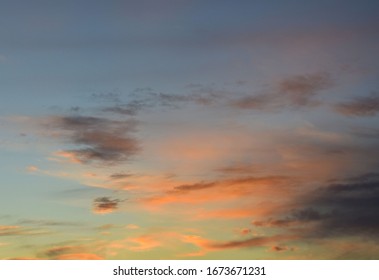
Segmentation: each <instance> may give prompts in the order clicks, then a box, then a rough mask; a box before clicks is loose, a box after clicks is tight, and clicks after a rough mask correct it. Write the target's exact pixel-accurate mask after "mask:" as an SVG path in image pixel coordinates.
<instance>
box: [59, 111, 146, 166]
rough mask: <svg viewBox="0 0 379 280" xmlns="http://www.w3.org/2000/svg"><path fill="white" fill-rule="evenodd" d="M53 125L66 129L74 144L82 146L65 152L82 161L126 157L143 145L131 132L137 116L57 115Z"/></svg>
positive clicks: (102, 160)
mask: <svg viewBox="0 0 379 280" xmlns="http://www.w3.org/2000/svg"><path fill="white" fill-rule="evenodd" d="M53 125H54V126H55V127H58V128H59V129H61V130H63V131H64V132H66V133H65V134H64V136H65V137H66V138H68V139H69V141H70V142H71V143H72V144H76V145H78V146H80V148H75V149H68V150H65V151H64V152H65V153H66V156H70V157H72V158H74V159H75V160H76V161H78V162H81V163H91V162H97V163H106V164H112V163H117V162H120V161H126V160H128V159H129V158H130V157H131V156H133V155H135V154H136V153H137V152H138V151H139V149H140V147H139V144H138V141H137V140H136V139H135V138H134V137H132V136H131V134H132V133H133V132H135V131H136V125H137V123H136V121H134V120H126V121H117V120H110V119H106V118H97V117H88V116H68V117H61V116H58V117H54V118H53Z"/></svg>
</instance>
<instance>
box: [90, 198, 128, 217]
mask: <svg viewBox="0 0 379 280" xmlns="http://www.w3.org/2000/svg"><path fill="white" fill-rule="evenodd" d="M120 202H121V200H119V199H112V198H110V197H98V198H96V199H95V200H94V201H93V212H94V213H96V214H108V213H112V212H114V211H115V210H117V208H118V205H119V203H120Z"/></svg>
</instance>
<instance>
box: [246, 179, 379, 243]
mask: <svg viewBox="0 0 379 280" xmlns="http://www.w3.org/2000/svg"><path fill="white" fill-rule="evenodd" d="M302 205H303V206H302ZM304 205H307V206H304ZM294 209H295V210H293V211H292V212H291V213H289V214H288V215H287V216H285V217H284V218H272V219H267V220H264V221H255V222H253V224H254V225H255V226H258V227H287V228H288V229H296V228H301V227H303V226H304V228H305V229H307V228H308V230H306V231H305V233H304V235H305V236H306V237H310V238H320V237H333V236H358V237H359V236H365V237H370V238H377V236H379V219H378V215H377V213H379V173H367V174H363V175H361V176H357V177H354V178H349V179H347V180H344V181H340V182H338V183H333V184H330V185H328V186H326V187H323V188H319V189H317V190H316V191H315V192H313V193H311V194H310V195H308V197H304V200H303V202H301V203H299V205H298V206H294ZM310 223H312V226H311V225H310Z"/></svg>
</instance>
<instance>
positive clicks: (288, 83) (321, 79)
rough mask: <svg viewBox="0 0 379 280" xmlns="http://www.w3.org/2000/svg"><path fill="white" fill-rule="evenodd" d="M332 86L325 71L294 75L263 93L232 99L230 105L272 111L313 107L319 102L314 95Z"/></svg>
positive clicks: (238, 107) (330, 79) (243, 108)
mask: <svg viewBox="0 0 379 280" xmlns="http://www.w3.org/2000/svg"><path fill="white" fill-rule="evenodd" d="M333 86H334V81H333V79H332V78H331V75H330V74H329V73H327V72H319V73H313V74H304V75H294V76H290V77H287V78H285V79H282V80H280V81H279V82H276V83H274V84H273V85H272V86H271V88H270V89H266V90H265V91H266V92H264V93H261V94H253V95H247V96H243V97H240V98H236V99H234V100H233V101H232V102H230V105H231V106H232V107H234V108H237V109H242V110H261V111H273V110H282V109H283V108H300V107H308V108H309V107H313V106H315V105H318V104H319V103H320V101H319V100H317V99H316V98H315V97H316V96H317V95H318V94H320V93H321V92H322V91H324V90H327V89H330V88H331V87H333Z"/></svg>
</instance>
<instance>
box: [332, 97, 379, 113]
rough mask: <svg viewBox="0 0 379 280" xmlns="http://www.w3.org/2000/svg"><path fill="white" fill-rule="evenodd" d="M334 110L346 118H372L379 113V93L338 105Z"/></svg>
mask: <svg viewBox="0 0 379 280" xmlns="http://www.w3.org/2000/svg"><path fill="white" fill-rule="evenodd" d="M334 109H335V110H336V111H337V112H338V113H340V114H342V115H345V116H355V117H370V116H375V115H376V114H377V113H379V93H378V92H374V93H372V94H371V95H369V96H362V97H356V98H354V99H353V100H350V101H347V102H342V103H339V104H336V105H335V106H334Z"/></svg>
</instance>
